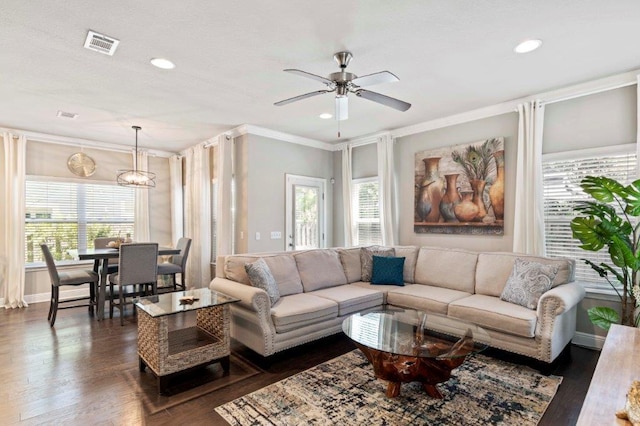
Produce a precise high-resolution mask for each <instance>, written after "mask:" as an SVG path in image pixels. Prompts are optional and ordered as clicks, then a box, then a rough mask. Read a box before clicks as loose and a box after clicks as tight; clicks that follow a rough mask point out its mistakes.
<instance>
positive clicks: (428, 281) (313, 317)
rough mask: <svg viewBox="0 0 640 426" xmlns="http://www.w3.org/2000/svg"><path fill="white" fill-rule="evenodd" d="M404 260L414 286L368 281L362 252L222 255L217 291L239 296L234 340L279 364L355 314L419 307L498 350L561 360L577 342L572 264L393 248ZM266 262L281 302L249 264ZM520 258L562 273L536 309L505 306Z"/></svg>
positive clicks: (577, 293)
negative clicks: (459, 323) (280, 357)
mask: <svg viewBox="0 0 640 426" xmlns="http://www.w3.org/2000/svg"><path fill="white" fill-rule="evenodd" d="M394 249H395V256H396V257H404V258H405V262H404V270H403V278H404V281H405V286H393V285H372V284H371V283H369V282H363V281H361V278H362V275H361V271H362V269H361V268H362V265H361V261H360V250H361V249H360V248H345V249H318V250H308V251H300V252H281V253H265V254H241V255H232V256H221V257H219V258H218V260H217V268H216V277H215V278H214V279H213V281H212V282H211V285H210V287H211V288H212V289H214V290H218V291H221V292H223V293H226V294H229V295H231V296H235V297H237V298H238V299H240V302H239V303H236V304H233V305H232V307H231V311H232V323H231V335H232V337H233V338H235V339H236V340H238V341H240V342H241V343H243V344H244V345H246V346H248V347H249V348H251V349H253V350H254V351H256V352H258V353H260V354H262V355H263V356H268V355H272V354H274V353H276V352H279V351H282V350H285V349H287V348H290V347H293V346H297V345H300V344H303V343H306V342H309V341H312V340H316V339H318V338H321V337H324V336H328V335H331V334H335V333H338V332H340V331H341V323H342V321H343V320H344V319H345V318H346V317H347V316H349V315H351V314H353V313H355V312H365V311H372V310H379V309H381V308H383V307H384V306H385V305H392V306H395V307H400V308H412V309H417V310H422V311H426V312H432V313H437V314H441V315H447V316H451V317H456V318H460V319H463V320H466V321H469V322H473V323H475V324H477V325H479V326H481V327H483V328H484V329H486V330H487V332H488V333H489V335H490V336H491V343H490V344H491V346H493V347H496V348H499V349H504V350H507V351H511V352H515V353H518V354H522V355H526V356H529V357H531V358H535V359H538V360H540V361H543V362H551V361H553V360H554V359H555V358H556V357H557V356H558V355H559V354H560V353H561V352H562V350H563V349H564V348H565V346H566V345H567V344H568V343H569V342H570V341H571V339H572V338H573V336H574V334H575V329H576V309H577V305H578V303H579V302H580V300H582V298H583V297H584V295H585V292H584V289H583V288H582V286H580V285H578V284H576V283H575V282H573V281H574V267H575V264H574V262H573V261H572V260H568V259H553V258H540V257H532V256H526V255H518V254H514V253H495V252H482V253H476V252H470V251H465V250H453V249H442V248H436V247H413V246H397V247H394ZM260 257H261V258H263V259H264V260H265V262H266V263H267V265H268V266H269V270H270V271H271V273H272V274H273V276H274V278H275V281H276V283H277V285H278V289H279V292H280V296H281V297H280V300H278V301H277V302H276V303H275V304H274V305H273V306H272V305H271V302H270V299H269V297H268V295H267V293H266V292H265V291H264V290H262V289H260V288H256V287H252V286H251V284H250V282H249V278H248V276H247V274H246V272H245V268H244V265H245V264H246V263H251V262H254V261H255V260H257V259H258V258H260ZM517 257H520V258H526V259H531V260H535V261H537V262H540V263H545V264H554V265H558V267H559V268H558V273H557V274H556V276H555V279H554V281H553V287H552V289H551V290H549V291H547V292H546V293H544V294H543V296H542V297H541V298H540V300H539V302H538V306H537V309H535V310H533V309H529V308H526V307H523V306H520V305H516V304H513V303H510V302H506V301H503V300H501V299H500V295H501V293H502V290H503V288H504V286H505V284H506V282H507V279H508V277H509V275H510V274H511V271H512V269H513V264H514V262H515V259H516V258H517Z"/></svg>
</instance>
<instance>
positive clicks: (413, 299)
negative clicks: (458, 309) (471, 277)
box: [387, 284, 470, 315]
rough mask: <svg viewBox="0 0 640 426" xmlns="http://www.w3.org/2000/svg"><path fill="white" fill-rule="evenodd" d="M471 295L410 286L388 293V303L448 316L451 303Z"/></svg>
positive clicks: (414, 285) (423, 286)
mask: <svg viewBox="0 0 640 426" xmlns="http://www.w3.org/2000/svg"><path fill="white" fill-rule="evenodd" d="M469 295H470V293H467V292H464V291H458V290H451V289H448V288H442V287H435V286H429V285H425V284H409V285H406V286H404V287H395V288H394V289H391V290H389V291H388V292H387V303H389V304H390V305H394V306H400V307H403V308H411V309H415V310H418V311H427V312H433V313H436V314H443V315H446V314H447V306H448V305H449V303H451V302H453V301H455V300H458V299H462V298H465V297H468V296H469Z"/></svg>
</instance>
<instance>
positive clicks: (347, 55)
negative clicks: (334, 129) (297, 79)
mask: <svg viewBox="0 0 640 426" xmlns="http://www.w3.org/2000/svg"><path fill="white" fill-rule="evenodd" d="M352 58H353V55H352V54H351V52H338V53H336V54H335V55H333V59H335V61H336V62H337V63H338V65H340V71H338V72H334V73H331V74H329V75H328V76H327V78H324V77H321V76H319V75H315V74H311V73H309V72H306V71H302V70H297V69H286V70H285V71H286V72H290V73H292V74H296V75H299V76H302V77H307V78H310V79H313V80H316V81H319V82H321V83H324V84H325V85H326V86H327V88H326V89H325V90H317V91H315V92H310V93H305V94H304V95H299V96H295V97H293V98H289V99H285V100H283V101H280V102H276V103H275V104H274V105H276V106H282V105H287V104H290V103H292V102H296V101H300V100H302V99H307V98H310V97H312V96H317V95H322V94H324V93H333V92H335V93H336V114H335V117H336V120H346V119H347V118H349V98H348V97H347V95H348V94H349V93H355V95H356V96H359V97H361V98H364V99H368V100H370V101H373V102H377V103H379V104H382V105H385V106H388V107H391V108H394V109H397V110H398V111H406V110H408V109H409V108H411V104H410V103H407V102H404V101H401V100H399V99H395V98H392V97H390V96H386V95H382V94H380V93H376V92H372V91H370V90H365V89H363V88H362V86H371V85H374V84H380V83H393V82H396V81H400V80H399V79H398V77H396V76H395V75H393V74H392V73H390V72H389V71H380V72H376V73H373V74H368V75H363V76H362V77H358V76H357V75H355V74H352V73H350V72H347V71H346V68H347V66H348V65H349V62H350V61H351V59H352Z"/></svg>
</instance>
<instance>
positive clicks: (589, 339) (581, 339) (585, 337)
mask: <svg viewBox="0 0 640 426" xmlns="http://www.w3.org/2000/svg"><path fill="white" fill-rule="evenodd" d="M604 339H605V338H604V337H603V336H596V335H595V334H588V333H582V332H580V331H577V332H576V335H575V336H574V337H573V340H571V343H573V344H574V345H578V346H583V347H585V348H589V349H596V350H602V346H604Z"/></svg>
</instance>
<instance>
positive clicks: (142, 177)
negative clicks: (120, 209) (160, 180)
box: [118, 126, 156, 188]
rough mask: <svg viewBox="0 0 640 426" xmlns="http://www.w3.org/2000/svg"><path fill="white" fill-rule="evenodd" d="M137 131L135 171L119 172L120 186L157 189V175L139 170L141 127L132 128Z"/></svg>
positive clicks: (134, 159) (134, 158) (134, 157)
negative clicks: (139, 134)
mask: <svg viewBox="0 0 640 426" xmlns="http://www.w3.org/2000/svg"><path fill="white" fill-rule="evenodd" d="M131 128H132V129H134V130H135V131H136V150H135V154H134V156H133V170H118V185H120V186H135V187H138V188H155V187H156V174H155V173H152V172H148V171H144V170H138V130H141V129H142V128H141V127H140V126H131Z"/></svg>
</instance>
